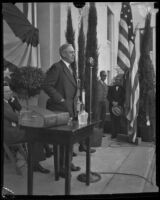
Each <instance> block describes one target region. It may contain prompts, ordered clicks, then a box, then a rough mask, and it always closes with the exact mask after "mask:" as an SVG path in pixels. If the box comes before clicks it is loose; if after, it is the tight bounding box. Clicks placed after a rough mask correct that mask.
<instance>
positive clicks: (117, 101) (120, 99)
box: [107, 75, 125, 138]
mask: <svg viewBox="0 0 160 200" xmlns="http://www.w3.org/2000/svg"><path fill="white" fill-rule="evenodd" d="M107 99H108V101H109V112H110V117H111V134H112V138H116V137H117V134H118V133H119V132H120V121H121V115H119V116H118V115H115V114H114V113H113V110H112V107H113V106H120V107H121V108H122V109H123V105H124V100H125V91H124V88H123V87H122V77H121V76H120V75H117V77H116V78H115V82H114V84H113V86H110V87H109V89H108V95H107Z"/></svg>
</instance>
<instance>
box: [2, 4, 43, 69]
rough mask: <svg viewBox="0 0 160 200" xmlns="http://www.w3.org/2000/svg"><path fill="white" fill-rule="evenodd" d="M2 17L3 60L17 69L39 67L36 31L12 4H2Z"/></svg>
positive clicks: (37, 35)
mask: <svg viewBox="0 0 160 200" xmlns="http://www.w3.org/2000/svg"><path fill="white" fill-rule="evenodd" d="M2 15H3V50H4V51H3V57H4V59H5V60H6V61H8V62H10V63H12V64H14V65H16V66H18V67H21V66H28V65H29V66H34V67H40V66H39V58H38V54H37V47H38V45H39V32H38V29H37V28H35V27H34V26H33V25H32V24H31V23H30V22H29V21H28V19H27V18H26V16H25V15H24V14H23V12H21V11H20V10H19V9H18V8H17V7H16V6H15V5H14V4H12V3H2Z"/></svg>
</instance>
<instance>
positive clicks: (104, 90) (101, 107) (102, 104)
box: [96, 71, 108, 136]
mask: <svg viewBox="0 0 160 200" xmlns="http://www.w3.org/2000/svg"><path fill="white" fill-rule="evenodd" d="M106 77H107V74H106V72H105V71H100V80H98V90H97V92H98V94H97V107H96V116H97V120H102V121H101V123H100V128H102V129H104V123H105V119H106V111H107V110H106V108H107V94H108V86H107V84H106V83H105V80H106ZM104 136H105V135H104Z"/></svg>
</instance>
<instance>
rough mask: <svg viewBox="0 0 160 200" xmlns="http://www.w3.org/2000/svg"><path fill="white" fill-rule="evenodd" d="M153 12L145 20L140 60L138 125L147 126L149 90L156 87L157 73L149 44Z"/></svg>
mask: <svg viewBox="0 0 160 200" xmlns="http://www.w3.org/2000/svg"><path fill="white" fill-rule="evenodd" d="M150 21H151V14H150V13H148V14H147V16H146V21H145V30H144V33H143V37H142V42H141V56H140V60H139V84H140V98H139V113H138V126H146V107H145V105H146V97H147V92H148V90H150V89H152V88H153V87H154V84H153V83H154V80H155V73H154V68H153V64H152V61H151V58H150V51H149V45H150V40H151V28H150Z"/></svg>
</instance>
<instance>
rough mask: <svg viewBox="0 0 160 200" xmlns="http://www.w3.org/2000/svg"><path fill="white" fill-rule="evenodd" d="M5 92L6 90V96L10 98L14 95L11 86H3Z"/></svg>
mask: <svg viewBox="0 0 160 200" xmlns="http://www.w3.org/2000/svg"><path fill="white" fill-rule="evenodd" d="M3 92H4V98H5V99H6V100H8V99H9V98H10V97H11V96H12V90H11V89H10V87H9V86H4V87H3Z"/></svg>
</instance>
